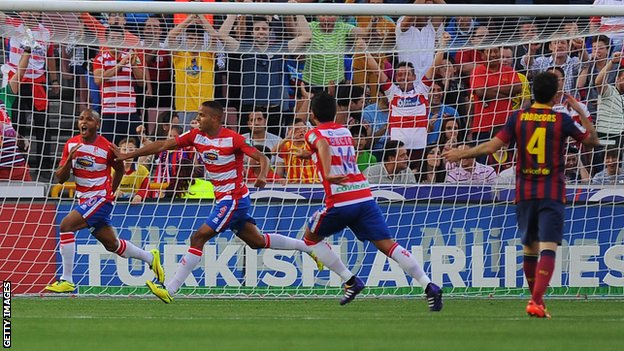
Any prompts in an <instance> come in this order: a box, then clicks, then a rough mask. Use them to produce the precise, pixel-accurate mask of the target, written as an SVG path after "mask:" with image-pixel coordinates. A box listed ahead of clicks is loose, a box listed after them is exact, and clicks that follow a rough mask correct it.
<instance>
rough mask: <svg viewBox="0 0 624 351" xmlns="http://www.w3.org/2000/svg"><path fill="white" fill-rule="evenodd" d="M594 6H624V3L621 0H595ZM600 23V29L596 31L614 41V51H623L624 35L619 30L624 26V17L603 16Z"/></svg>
mask: <svg viewBox="0 0 624 351" xmlns="http://www.w3.org/2000/svg"><path fill="white" fill-rule="evenodd" d="M594 5H610V6H622V5H624V3H622V1H620V0H594ZM598 21H599V23H600V27H599V28H596V29H595V30H594V31H596V32H601V33H608V34H607V35H608V37H609V39H611V40H612V41H613V49H614V50H613V51H614V52H618V51H621V50H622V42H623V41H624V34H623V33H622V32H621V31H620V30H619V29H620V28H622V26H623V25H624V17H622V16H603V17H600V18H599V19H598Z"/></svg>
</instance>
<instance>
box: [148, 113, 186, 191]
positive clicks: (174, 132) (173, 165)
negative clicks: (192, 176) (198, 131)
mask: <svg viewBox="0 0 624 351" xmlns="http://www.w3.org/2000/svg"><path fill="white" fill-rule="evenodd" d="M180 135H182V127H180V126H178V125H172V126H171V128H170V129H169V134H168V135H167V137H168V138H176V137H178V136H180ZM149 143H150V142H146V143H144V144H145V145H147V144H149ZM194 155H195V153H194V151H193V150H184V149H176V150H166V151H162V152H161V153H160V154H158V155H157V156H156V158H155V159H156V162H155V163H154V168H153V169H152V171H153V172H154V173H153V174H152V182H153V183H161V184H162V183H167V184H173V183H176V182H177V180H176V179H175V178H176V175H178V174H179V173H180V172H182V171H181V170H180V167H182V160H190V163H191V164H192V163H193V156H194ZM142 157H145V156H142ZM174 188H175V189H179V187H178V186H176V187H174ZM170 190H171V189H170ZM162 196H164V193H162V194H161V193H160V192H155V193H153V194H152V196H151V197H155V198H159V197H162Z"/></svg>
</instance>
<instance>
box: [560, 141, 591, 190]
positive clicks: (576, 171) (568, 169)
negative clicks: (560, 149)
mask: <svg viewBox="0 0 624 351" xmlns="http://www.w3.org/2000/svg"><path fill="white" fill-rule="evenodd" d="M579 156H580V153H579V149H577V148H576V147H575V146H573V145H568V150H567V152H566V158H565V178H566V182H568V183H589V181H590V180H591V176H590V175H589V171H588V170H587V168H585V166H584V165H583V162H582V161H581V158H580V157H579Z"/></svg>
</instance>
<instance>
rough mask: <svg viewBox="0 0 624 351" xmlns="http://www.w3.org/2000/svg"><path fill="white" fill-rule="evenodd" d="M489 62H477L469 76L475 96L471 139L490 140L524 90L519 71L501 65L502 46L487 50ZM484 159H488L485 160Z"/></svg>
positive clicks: (486, 54) (486, 55)
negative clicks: (485, 63) (516, 97)
mask: <svg viewBox="0 0 624 351" xmlns="http://www.w3.org/2000/svg"><path fill="white" fill-rule="evenodd" d="M485 57H486V59H487V61H488V62H487V65H478V66H477V67H475V69H474V70H473V72H472V76H471V77H470V87H471V89H472V95H473V111H474V112H473V117H472V125H471V131H472V139H473V140H478V141H480V140H490V138H491V137H492V135H493V131H494V128H496V127H499V126H502V125H503V124H505V122H506V121H507V117H508V116H509V114H510V113H511V112H512V109H511V106H512V100H511V98H512V97H513V96H515V95H517V94H518V93H520V92H522V83H521V82H520V79H519V78H518V75H517V74H516V71H514V70H513V68H511V67H509V66H504V65H502V61H501V57H500V48H499V47H490V48H487V49H486V50H485ZM482 162H485V160H483V161H482Z"/></svg>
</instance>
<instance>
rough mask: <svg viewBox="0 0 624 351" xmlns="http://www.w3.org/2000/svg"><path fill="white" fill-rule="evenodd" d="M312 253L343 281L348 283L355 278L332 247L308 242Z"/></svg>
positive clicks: (326, 244) (322, 243)
mask: <svg viewBox="0 0 624 351" xmlns="http://www.w3.org/2000/svg"><path fill="white" fill-rule="evenodd" d="M304 242H305V243H306V245H308V246H309V247H310V249H311V251H312V252H313V253H314V254H315V255H316V258H317V259H318V260H319V261H321V262H322V263H323V264H324V265H325V267H327V268H329V269H330V270H331V271H332V272H334V273H336V274H338V275H339V276H340V278H342V280H344V281H347V280H349V278H351V277H353V273H351V271H350V270H349V269H347V267H346V266H345V265H344V263H342V261H341V260H340V257H338V255H336V253H335V252H334V251H333V250H332V249H331V246H330V245H329V244H328V243H326V242H325V241H320V242H318V243H313V242H307V241H305V240H304Z"/></svg>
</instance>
